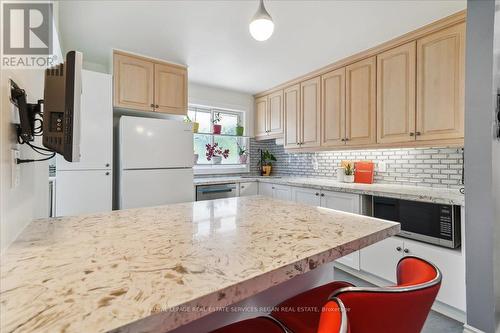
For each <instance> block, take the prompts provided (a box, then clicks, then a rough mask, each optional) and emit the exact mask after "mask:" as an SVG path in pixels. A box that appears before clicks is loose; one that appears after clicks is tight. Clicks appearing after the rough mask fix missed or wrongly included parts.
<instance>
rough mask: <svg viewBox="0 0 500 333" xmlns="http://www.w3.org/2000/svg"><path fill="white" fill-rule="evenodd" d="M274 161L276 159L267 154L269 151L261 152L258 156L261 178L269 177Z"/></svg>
mask: <svg viewBox="0 0 500 333" xmlns="http://www.w3.org/2000/svg"><path fill="white" fill-rule="evenodd" d="M275 161H276V157H274V155H273V154H271V153H270V152H269V150H266V151H264V152H262V151H261V155H260V162H259V164H260V165H261V170H262V175H263V176H269V175H271V171H272V167H273V163H272V162H275Z"/></svg>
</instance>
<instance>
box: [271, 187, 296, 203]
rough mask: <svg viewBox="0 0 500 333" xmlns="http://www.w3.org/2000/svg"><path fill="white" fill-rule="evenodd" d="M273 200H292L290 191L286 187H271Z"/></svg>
mask: <svg viewBox="0 0 500 333" xmlns="http://www.w3.org/2000/svg"><path fill="white" fill-rule="evenodd" d="M273 198H275V199H280V200H292V189H291V188H290V186H286V185H273Z"/></svg>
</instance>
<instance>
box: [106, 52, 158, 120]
mask: <svg viewBox="0 0 500 333" xmlns="http://www.w3.org/2000/svg"><path fill="white" fill-rule="evenodd" d="M113 58H114V59H113V62H114V65H113V75H114V94H113V95H114V103H113V104H114V106H115V107H120V108H126V109H136V110H146V111H152V110H153V103H154V97H153V96H154V88H153V87H154V64H153V63H152V62H150V61H146V60H143V59H141V58H137V57H133V56H128V55H122V54H116V53H115V54H114V57H113Z"/></svg>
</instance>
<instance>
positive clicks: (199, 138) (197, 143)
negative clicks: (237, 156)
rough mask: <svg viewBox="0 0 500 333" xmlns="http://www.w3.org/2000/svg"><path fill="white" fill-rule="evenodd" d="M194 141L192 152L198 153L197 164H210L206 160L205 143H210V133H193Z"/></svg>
mask: <svg viewBox="0 0 500 333" xmlns="http://www.w3.org/2000/svg"><path fill="white" fill-rule="evenodd" d="M193 142H194V153H195V154H198V163H197V164H212V162H211V161H207V156H206V153H207V148H206V144H207V143H209V144H212V136H211V135H202V134H195V135H194V138H193Z"/></svg>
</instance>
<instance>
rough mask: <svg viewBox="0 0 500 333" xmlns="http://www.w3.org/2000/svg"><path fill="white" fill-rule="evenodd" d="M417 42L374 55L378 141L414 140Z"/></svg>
mask: <svg viewBox="0 0 500 333" xmlns="http://www.w3.org/2000/svg"><path fill="white" fill-rule="evenodd" d="M415 66H416V42H410V43H408V44H404V45H401V46H399V47H396V48H394V49H391V50H389V51H386V52H384V53H381V54H379V55H378V56H377V142H378V143H392V142H408V141H415V107H416V106H415V84H416V76H415Z"/></svg>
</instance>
